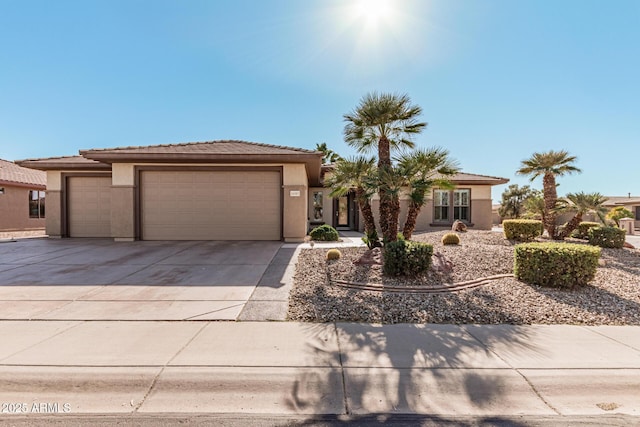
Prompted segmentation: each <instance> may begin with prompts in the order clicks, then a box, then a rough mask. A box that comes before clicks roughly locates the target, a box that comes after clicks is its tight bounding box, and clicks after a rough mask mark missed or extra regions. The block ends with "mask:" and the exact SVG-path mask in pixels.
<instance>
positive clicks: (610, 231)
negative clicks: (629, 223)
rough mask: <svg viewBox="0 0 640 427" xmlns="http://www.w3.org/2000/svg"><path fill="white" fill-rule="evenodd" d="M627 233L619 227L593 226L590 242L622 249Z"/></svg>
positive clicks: (595, 244)
mask: <svg viewBox="0 0 640 427" xmlns="http://www.w3.org/2000/svg"><path fill="white" fill-rule="evenodd" d="M625 240H626V233H625V231H624V230H623V229H621V228H618V227H593V228H591V229H589V244H591V245H594V246H600V247H601V248H615V249H620V248H622V247H623V246H624V241H625Z"/></svg>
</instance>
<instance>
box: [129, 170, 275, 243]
mask: <svg viewBox="0 0 640 427" xmlns="http://www.w3.org/2000/svg"><path fill="white" fill-rule="evenodd" d="M281 185H282V184H281V171H280V170H279V169H265V170H255V169H250V170H142V171H141V172H140V230H141V238H142V239H144V240H281V238H282V231H281V224H282V208H281V206H282V200H281V193H282V190H281Z"/></svg>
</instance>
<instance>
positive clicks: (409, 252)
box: [383, 240, 433, 276]
mask: <svg viewBox="0 0 640 427" xmlns="http://www.w3.org/2000/svg"><path fill="white" fill-rule="evenodd" d="M432 255H433V246H431V245H429V244H427V243H421V242H412V241H410V240H397V241H395V242H389V243H387V244H386V245H384V266H383V271H384V274H386V275H389V276H400V275H403V276H413V275H417V274H420V273H424V272H425V271H427V270H428V269H429V267H430V266H431V256H432Z"/></svg>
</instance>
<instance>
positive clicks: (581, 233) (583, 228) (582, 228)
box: [571, 221, 600, 240]
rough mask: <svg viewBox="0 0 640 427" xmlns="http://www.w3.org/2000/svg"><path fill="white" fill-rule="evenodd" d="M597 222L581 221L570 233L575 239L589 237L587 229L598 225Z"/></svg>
mask: <svg viewBox="0 0 640 427" xmlns="http://www.w3.org/2000/svg"><path fill="white" fill-rule="evenodd" d="M599 226H600V223H599V222H589V221H583V222H581V223H580V224H579V225H578V228H576V229H575V230H573V232H572V233H571V237H575V238H576V239H584V240H586V239H588V238H589V229H590V228H593V227H599Z"/></svg>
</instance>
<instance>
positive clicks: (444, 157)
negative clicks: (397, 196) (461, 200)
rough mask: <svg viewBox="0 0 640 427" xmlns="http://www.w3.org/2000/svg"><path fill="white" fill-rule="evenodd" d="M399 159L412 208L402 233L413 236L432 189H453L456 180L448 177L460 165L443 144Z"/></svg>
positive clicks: (407, 236) (409, 210) (457, 169)
mask: <svg viewBox="0 0 640 427" xmlns="http://www.w3.org/2000/svg"><path fill="white" fill-rule="evenodd" d="M396 161H397V162H398V169H399V171H400V174H401V175H402V176H403V177H404V180H405V185H407V186H408V187H409V209H408V211H407V219H406V221H405V223H404V227H403V228H402V235H403V236H404V238H405V239H407V240H409V239H411V235H412V234H413V231H414V230H415V228H416V220H417V218H418V215H419V214H420V210H421V209H422V206H424V204H425V203H426V201H427V194H428V193H429V191H430V190H431V189H432V188H433V187H439V188H443V189H453V188H454V184H453V183H451V181H449V180H448V179H447V178H448V177H451V176H453V175H455V174H456V173H458V172H459V171H460V169H459V168H458V165H457V163H456V162H454V161H452V160H451V159H449V152H448V151H447V150H445V149H442V148H431V149H427V150H416V151H414V152H411V153H406V154H403V155H402V156H399V157H397V158H396Z"/></svg>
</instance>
